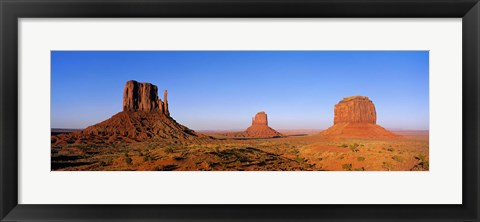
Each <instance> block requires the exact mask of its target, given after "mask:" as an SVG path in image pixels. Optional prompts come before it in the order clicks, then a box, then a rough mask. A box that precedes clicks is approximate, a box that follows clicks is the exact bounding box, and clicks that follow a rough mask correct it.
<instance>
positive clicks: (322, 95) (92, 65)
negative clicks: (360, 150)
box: [51, 51, 429, 131]
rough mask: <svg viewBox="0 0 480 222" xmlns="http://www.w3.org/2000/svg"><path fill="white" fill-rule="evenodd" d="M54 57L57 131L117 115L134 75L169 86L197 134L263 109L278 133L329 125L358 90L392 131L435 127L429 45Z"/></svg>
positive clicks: (174, 105)
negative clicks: (431, 113) (412, 48)
mask: <svg viewBox="0 0 480 222" xmlns="http://www.w3.org/2000/svg"><path fill="white" fill-rule="evenodd" d="M51 59H52V61H51V64H52V67H51V68H52V69H51V70H52V73H51V74H52V76H51V83H52V85H51V89H52V94H51V128H62V129H83V128H85V127H88V126H90V125H94V124H96V123H99V122H101V121H103V120H106V119H108V118H110V117H111V116H113V115H115V114H116V113H118V112H120V111H121V110H122V97H123V87H124V85H125V83H126V82H127V81H128V80H132V79H133V80H137V81H140V82H150V83H152V84H155V85H157V86H158V89H159V91H160V92H161V91H163V90H164V89H167V90H168V91H169V99H168V100H169V108H170V113H171V116H172V117H173V118H174V119H175V120H177V122H179V123H180V124H182V125H185V126H187V127H189V128H191V129H194V130H197V131H207V130H217V131H220V130H232V131H234V130H243V129H245V128H247V127H248V126H250V124H251V118H252V117H253V116H254V115H255V114H256V113H257V112H260V111H265V112H266V113H267V114H268V118H269V119H268V120H269V125H270V126H271V127H272V128H274V129H279V130H282V129H284V130H288V129H292V130H295V129H303V130H305V129H318V130H322V129H326V128H328V127H329V126H331V125H332V124H333V107H334V105H335V104H336V103H338V102H339V101H340V100H342V99H343V98H344V97H347V96H353V95H362V96H368V97H369V98H370V99H371V100H372V101H373V103H374V104H375V107H376V111H377V124H379V125H381V126H383V127H385V128H388V129H403V130H429V94H428V93H429V68H428V64H429V54H428V51H52V52H51ZM160 94H161V93H160ZM162 99H163V98H162Z"/></svg>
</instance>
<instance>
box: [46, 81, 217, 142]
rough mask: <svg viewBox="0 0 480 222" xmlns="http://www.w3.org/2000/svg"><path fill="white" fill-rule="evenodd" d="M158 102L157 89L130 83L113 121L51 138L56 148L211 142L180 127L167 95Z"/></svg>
mask: <svg viewBox="0 0 480 222" xmlns="http://www.w3.org/2000/svg"><path fill="white" fill-rule="evenodd" d="M163 99H164V100H163V101H162V100H161V99H159V98H158V87H157V86H156V85H153V84H151V83H140V82H137V81H134V80H130V81H128V82H127V83H126V84H125V87H124V90H123V111H122V112H119V113H117V114H115V115H114V116H112V117H111V118H109V119H107V120H105V121H103V122H100V123H97V124H95V125H93V126H89V127H87V128H86V129H84V130H81V131H76V132H73V133H70V134H61V135H57V136H52V143H54V144H69V143H114V142H143V141H158V140H172V141H175V142H182V141H196V140H199V139H206V138H209V137H207V136H205V135H203V134H198V133H196V132H195V131H193V130H191V129H189V128H187V127H185V126H183V125H181V124H179V123H177V122H176V121H175V120H174V119H173V118H172V117H171V116H170V112H169V110H168V102H167V91H166V90H165V91H164V98H163Z"/></svg>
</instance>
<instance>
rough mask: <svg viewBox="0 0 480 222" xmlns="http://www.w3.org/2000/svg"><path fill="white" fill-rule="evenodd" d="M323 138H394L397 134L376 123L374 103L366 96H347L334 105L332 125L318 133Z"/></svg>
mask: <svg viewBox="0 0 480 222" xmlns="http://www.w3.org/2000/svg"><path fill="white" fill-rule="evenodd" d="M320 135H321V136H323V137H325V138H337V139H340V138H370V139H396V138H398V137H399V136H398V135H396V134H394V133H392V132H390V131H388V130H386V129H385V128H383V127H381V126H379V125H377V112H376V110H375V105H374V104H373V102H372V101H371V100H370V99H369V98H368V97H366V96H349V97H346V98H344V99H343V100H341V101H340V102H339V103H337V104H336V105H335V106H334V120H333V126H331V127H330V128H328V129H327V130H325V131H323V132H321V133H320Z"/></svg>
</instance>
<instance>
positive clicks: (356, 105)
mask: <svg viewBox="0 0 480 222" xmlns="http://www.w3.org/2000/svg"><path fill="white" fill-rule="evenodd" d="M334 113H335V115H334V120H333V123H334V124H337V123H373V124H376V123H377V112H376V111H375V105H373V102H372V101H371V100H370V99H369V98H368V97H366V96H350V97H347V98H345V99H343V100H342V101H340V102H339V103H338V104H336V105H335V108H334Z"/></svg>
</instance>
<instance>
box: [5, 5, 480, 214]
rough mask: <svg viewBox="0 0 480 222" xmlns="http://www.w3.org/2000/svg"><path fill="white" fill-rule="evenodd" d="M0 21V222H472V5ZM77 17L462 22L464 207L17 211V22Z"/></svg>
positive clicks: (195, 9)
mask: <svg viewBox="0 0 480 222" xmlns="http://www.w3.org/2000/svg"><path fill="white" fill-rule="evenodd" d="M0 15H1V18H0V19H1V21H0V23H1V25H0V29H1V39H0V44H1V54H0V55H1V59H0V67H1V75H0V84H1V90H0V105H1V107H0V108H1V111H0V149H1V150H0V180H1V184H0V195H1V196H0V199H1V200H0V218H1V221H74V220H76V221H105V220H108V221H120V220H122V221H147V220H148V221H152V220H158V221H267V220H268V221H373V220H379V221H479V215H480V211H479V193H480V192H479V183H478V180H479V172H480V171H479V162H480V161H479V160H480V158H479V152H478V149H479V140H478V137H479V131H478V127H479V101H478V99H479V76H478V75H479V71H480V70H479V68H480V67H479V64H480V61H479V58H480V57H479V53H480V48H479V46H480V45H479V40H480V36H479V34H480V33H479V32H480V26H479V25H480V17H479V16H480V5H479V3H478V0H256V1H254V0H241V1H240V0H222V1H220V0H142V1H136V0H118V1H109V0H100V1H94V0H63V1H59V0H37V1H34V0H0ZM77 17H79V18H80V17H81V18H83V17H85V18H123V17H126V18H130V17H210V18H227V17H258V18H283V17H285V18H292V17H303V18H311V17H348V18H356V17H358V18H366V17H368V18H403V17H405V18H444V17H449V18H452V17H453V18H462V32H463V33H462V35H463V37H462V41H463V42H462V44H463V46H462V47H463V52H462V53H463V54H462V57H463V65H462V68H463V76H462V78H463V79H462V83H463V89H462V93H463V99H462V102H463V105H462V106H463V107H462V108H463V116H462V121H463V147H462V149H463V154H462V157H463V171H462V172H463V175H462V176H463V181H462V183H463V196H462V197H463V204H461V205H24V204H18V197H17V193H18V159H17V158H18V155H17V150H18V149H17V148H18V142H17V139H18V68H17V64H18V23H17V21H18V19H19V18H77ZM32 124H35V123H32ZM438 195H442V194H441V193H439V194H438ZM127 197H128V195H127Z"/></svg>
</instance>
